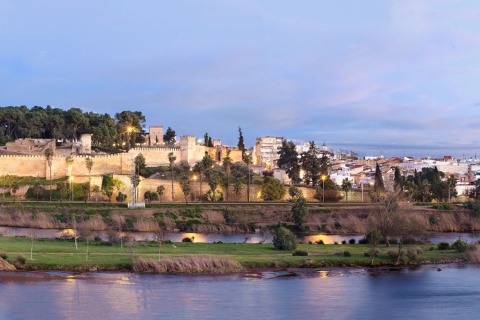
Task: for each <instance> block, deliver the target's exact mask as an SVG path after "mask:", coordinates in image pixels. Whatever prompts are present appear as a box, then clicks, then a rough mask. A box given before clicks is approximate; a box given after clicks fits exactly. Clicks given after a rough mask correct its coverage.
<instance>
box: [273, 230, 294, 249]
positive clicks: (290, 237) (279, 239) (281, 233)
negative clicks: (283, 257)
mask: <svg viewBox="0 0 480 320" xmlns="http://www.w3.org/2000/svg"><path fill="white" fill-rule="evenodd" d="M272 243H273V246H274V248H275V249H277V250H295V249H296V248H297V237H296V236H295V235H294V234H293V233H292V232H291V231H290V230H288V229H287V228H285V227H280V226H278V227H277V230H276V231H275V235H274V236H273V240H272Z"/></svg>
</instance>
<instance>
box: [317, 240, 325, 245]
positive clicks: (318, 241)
mask: <svg viewBox="0 0 480 320" xmlns="http://www.w3.org/2000/svg"><path fill="white" fill-rule="evenodd" d="M315 243H316V244H325V243H324V242H323V240H322V239H320V240H317V241H315Z"/></svg>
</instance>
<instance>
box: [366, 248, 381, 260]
mask: <svg viewBox="0 0 480 320" xmlns="http://www.w3.org/2000/svg"><path fill="white" fill-rule="evenodd" d="M378 253H379V251H378V249H376V248H371V249H370V250H368V251H367V252H364V253H363V255H364V256H365V257H370V258H374V257H376V256H378Z"/></svg>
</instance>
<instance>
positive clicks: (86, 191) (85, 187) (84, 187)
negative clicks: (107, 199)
mask: <svg viewBox="0 0 480 320" xmlns="http://www.w3.org/2000/svg"><path fill="white" fill-rule="evenodd" d="M82 192H83V195H84V197H85V203H87V199H88V195H89V194H90V183H83V184H82Z"/></svg>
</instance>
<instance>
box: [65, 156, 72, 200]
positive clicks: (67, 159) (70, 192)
mask: <svg viewBox="0 0 480 320" xmlns="http://www.w3.org/2000/svg"><path fill="white" fill-rule="evenodd" d="M65 162H66V163H67V170H68V173H67V175H68V178H69V179H68V190H69V192H67V194H71V195H72V200H73V185H72V181H73V180H72V178H71V177H72V168H73V157H72V156H68V157H66V158H65ZM69 200H70V199H69Z"/></svg>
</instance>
